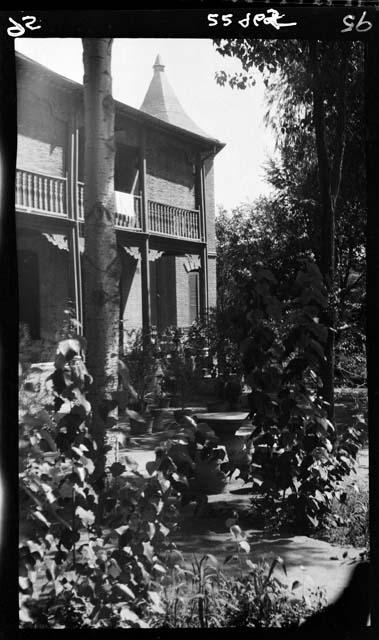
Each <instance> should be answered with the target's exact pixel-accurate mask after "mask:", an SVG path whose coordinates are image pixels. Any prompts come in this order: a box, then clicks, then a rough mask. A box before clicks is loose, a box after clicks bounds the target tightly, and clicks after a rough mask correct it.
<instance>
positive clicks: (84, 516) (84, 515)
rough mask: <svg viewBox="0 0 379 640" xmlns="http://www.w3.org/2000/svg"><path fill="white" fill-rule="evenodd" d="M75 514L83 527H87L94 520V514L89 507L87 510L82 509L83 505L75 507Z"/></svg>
mask: <svg viewBox="0 0 379 640" xmlns="http://www.w3.org/2000/svg"><path fill="white" fill-rule="evenodd" d="M75 514H76V515H77V516H78V518H80V520H81V521H82V523H83V525H84V526H85V527H89V526H91V525H92V524H93V523H94V522H95V514H94V513H93V511H90V510H89V509H88V510H87V509H83V507H76V509H75Z"/></svg>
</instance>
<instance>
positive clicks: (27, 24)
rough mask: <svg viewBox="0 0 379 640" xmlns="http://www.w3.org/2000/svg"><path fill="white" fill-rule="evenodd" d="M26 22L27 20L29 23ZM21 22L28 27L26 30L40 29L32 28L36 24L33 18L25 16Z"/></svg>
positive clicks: (37, 26)
mask: <svg viewBox="0 0 379 640" xmlns="http://www.w3.org/2000/svg"><path fill="white" fill-rule="evenodd" d="M27 20H29V22H26V21H27ZM23 21H24V22H25V26H26V27H28V29H30V30H31V31H34V30H35V29H40V28H41V25H36V26H35V27H33V26H32V25H33V24H35V23H36V22H37V18H36V17H35V16H25V17H24V18H23Z"/></svg>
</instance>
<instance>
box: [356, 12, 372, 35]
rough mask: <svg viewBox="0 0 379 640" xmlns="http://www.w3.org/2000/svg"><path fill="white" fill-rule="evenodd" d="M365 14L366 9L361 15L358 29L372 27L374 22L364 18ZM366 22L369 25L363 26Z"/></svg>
mask: <svg viewBox="0 0 379 640" xmlns="http://www.w3.org/2000/svg"><path fill="white" fill-rule="evenodd" d="M365 15H366V11H364V12H363V13H362V15H361V17H360V18H359V22H358V24H357V26H356V30H357V31H370V29H371V27H372V22H369V20H364V17H365ZM364 24H365V25H367V26H366V27H363V25H364Z"/></svg>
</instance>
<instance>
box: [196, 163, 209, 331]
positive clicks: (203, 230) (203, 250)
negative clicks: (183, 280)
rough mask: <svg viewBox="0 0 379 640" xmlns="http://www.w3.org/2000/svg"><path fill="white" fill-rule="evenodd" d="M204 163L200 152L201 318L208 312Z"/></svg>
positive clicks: (204, 318)
mask: <svg viewBox="0 0 379 640" xmlns="http://www.w3.org/2000/svg"><path fill="white" fill-rule="evenodd" d="M204 184H205V183H204V164H203V161H202V159H201V156H200V154H199V155H198V158H197V163H196V186H195V194H196V208H197V209H199V211H200V225H201V227H200V228H201V237H202V241H203V243H204V244H203V245H202V247H201V249H200V264H201V269H200V278H199V279H200V292H199V293H200V313H201V317H202V319H203V320H206V319H207V314H208V249H207V217H206V206H205V190H204Z"/></svg>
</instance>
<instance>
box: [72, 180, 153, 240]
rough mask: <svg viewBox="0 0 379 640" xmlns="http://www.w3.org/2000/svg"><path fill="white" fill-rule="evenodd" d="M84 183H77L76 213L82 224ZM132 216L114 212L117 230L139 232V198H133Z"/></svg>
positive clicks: (140, 220)
mask: <svg viewBox="0 0 379 640" xmlns="http://www.w3.org/2000/svg"><path fill="white" fill-rule="evenodd" d="M83 194H84V183H83V182H78V212H79V220H80V221H82V222H84V197H83ZM133 199H134V215H125V214H123V213H117V212H116V227H117V229H132V230H133V229H135V230H136V231H141V229H142V218H141V197H140V196H134V198H133Z"/></svg>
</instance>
